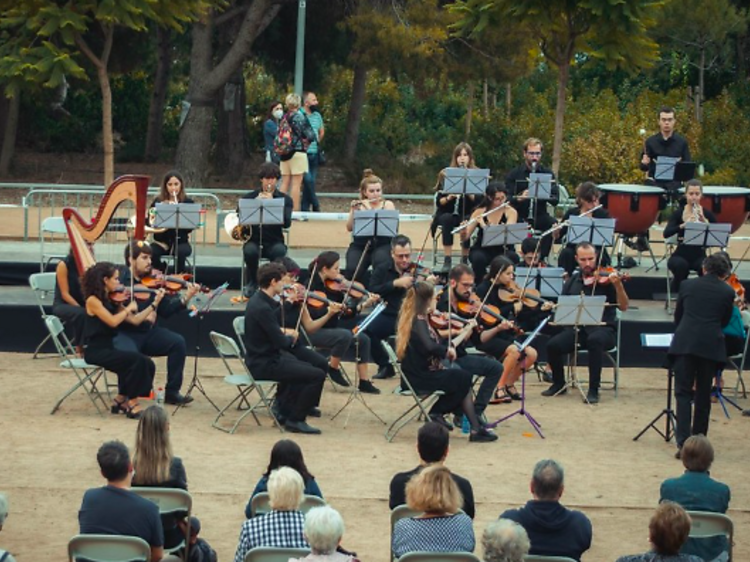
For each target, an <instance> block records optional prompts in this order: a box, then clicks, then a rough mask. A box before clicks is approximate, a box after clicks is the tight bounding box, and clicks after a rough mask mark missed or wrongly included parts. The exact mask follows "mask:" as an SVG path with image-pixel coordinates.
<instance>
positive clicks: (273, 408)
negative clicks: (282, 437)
mask: <svg viewBox="0 0 750 562" xmlns="http://www.w3.org/2000/svg"><path fill="white" fill-rule="evenodd" d="M271 412H272V413H273V415H274V417H275V418H276V421H278V422H279V424H280V425H284V424H285V423H286V416H285V415H284V414H282V413H281V410H279V409H278V408H277V407H276V406H275V405H274V406H271Z"/></svg>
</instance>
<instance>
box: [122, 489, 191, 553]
mask: <svg viewBox="0 0 750 562" xmlns="http://www.w3.org/2000/svg"><path fill="white" fill-rule="evenodd" d="M130 491H131V492H134V493H136V494H138V495H139V496H141V497H142V498H145V499H147V500H149V501H151V502H154V503H155V504H156V505H157V506H158V508H159V515H161V516H162V518H163V517H164V516H171V517H175V518H179V519H189V518H190V513H191V511H192V509H193V498H192V497H191V496H190V494H189V493H188V492H187V490H183V489H181V488H149V487H145V486H134V487H132V488H130ZM189 542H190V527H189V526H188V525H185V537H184V538H183V539H182V541H181V542H180V543H179V544H177V545H175V546H173V547H170V548H169V549H164V552H166V553H168V554H172V553H175V552H177V551H178V550H180V549H184V548H185V545H186V544H188V543H189ZM183 558H184V559H185V560H187V549H184V550H183Z"/></svg>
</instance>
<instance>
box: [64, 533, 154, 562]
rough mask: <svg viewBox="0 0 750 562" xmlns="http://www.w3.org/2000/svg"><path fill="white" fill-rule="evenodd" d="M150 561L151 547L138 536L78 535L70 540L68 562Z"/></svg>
mask: <svg viewBox="0 0 750 562" xmlns="http://www.w3.org/2000/svg"><path fill="white" fill-rule="evenodd" d="M78 559H85V560H89V561H91V562H131V561H138V562H141V561H142V562H150V560H151V547H150V546H149V545H148V543H147V542H146V541H144V540H143V539H141V538H138V537H126V536H121V535H76V536H74V537H73V538H71V539H70V541H68V562H74V561H76V560H78Z"/></svg>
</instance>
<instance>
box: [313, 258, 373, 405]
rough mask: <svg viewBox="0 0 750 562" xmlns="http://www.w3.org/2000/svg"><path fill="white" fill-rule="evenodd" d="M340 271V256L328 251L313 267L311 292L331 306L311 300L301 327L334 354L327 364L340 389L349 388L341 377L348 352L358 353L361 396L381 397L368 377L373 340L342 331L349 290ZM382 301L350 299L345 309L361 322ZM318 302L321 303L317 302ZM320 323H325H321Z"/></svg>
mask: <svg viewBox="0 0 750 562" xmlns="http://www.w3.org/2000/svg"><path fill="white" fill-rule="evenodd" d="M339 268H340V257H339V254H338V253H337V252H332V251H327V252H322V253H321V254H320V255H318V257H317V258H315V260H313V261H312V262H311V263H310V266H309V268H308V270H309V272H310V275H312V274H313V270H315V275H314V276H313V277H312V282H311V284H310V291H312V292H313V293H315V294H320V295H322V296H323V297H324V298H326V299H328V300H329V301H330V303H331V304H330V305H329V304H325V303H321V304H322V306H319V305H318V304H316V301H315V299H310V298H309V299H308V305H307V307H306V309H305V310H306V312H305V316H303V317H302V326H303V327H304V328H305V331H306V332H307V335H308V337H309V339H310V343H312V344H313V345H314V346H315V347H317V348H323V349H329V350H330V352H331V355H330V358H329V363H328V374H329V376H330V377H331V379H332V380H333V381H334V382H335V383H337V384H339V385H340V386H349V383H348V382H347V381H346V379H345V378H344V377H343V375H342V374H341V370H340V365H341V359H342V357H343V356H344V353H346V351H347V350H350V349H351V350H353V351H355V352H356V362H357V377H358V380H359V382H358V388H359V391H360V392H365V393H368V394H380V390H378V389H377V388H376V387H375V385H373V384H372V382H371V381H370V380H369V379H368V377H367V364H368V362H369V361H370V337H369V336H368V335H367V334H365V333H361V332H360V333H357V334H354V333H353V332H352V330H351V328H350V327H349V328H346V327H343V322H342V320H341V319H340V316H341V313H342V312H343V308H344V307H343V306H342V302H343V300H344V296H345V293H346V289H344V288H343V287H340V286H339V284H340V283H341V280H342V276H341V270H340V269H339ZM378 300H379V298H378V296H377V295H375V294H373V293H370V294H369V295H368V296H366V297H365V296H363V297H362V298H361V299H360V300H359V301H357V300H356V299H351V298H347V301H348V302H347V303H346V308H350V307H351V308H352V309H353V311H354V322H356V321H357V319H358V318H359V316H358V313H359V312H362V311H363V310H365V309H366V308H368V307H370V306H371V305H372V304H373V303H375V302H377V301H378ZM318 302H319V301H318ZM321 319H323V320H322V321H321Z"/></svg>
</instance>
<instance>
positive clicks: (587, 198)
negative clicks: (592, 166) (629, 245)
mask: <svg viewBox="0 0 750 562" xmlns="http://www.w3.org/2000/svg"><path fill="white" fill-rule="evenodd" d="M599 196H600V193H599V188H598V187H597V186H596V184H595V183H594V182H591V181H586V182H583V183H582V184H581V185H579V186H578V187H577V188H576V203H578V207H577V208H575V209H568V210H567V212H566V213H565V216H564V217H563V222H565V221H567V220H568V219H570V217H577V216H580V215H582V214H584V213H586V212H589V211H591V209H593V208H595V207H596V206H597V205H599ZM586 216H587V217H591V218H592V219H608V218H610V216H609V213H608V212H607V211H606V210H605V209H603V208H601V209H596V211H593V212H589V213H588V214H587V215H586ZM558 233H559V234H558ZM567 234H568V228H567V227H563V228H561V229H560V230H559V231H556V232H555V234H554V235H555V237H559V238H565V236H566V235H567ZM594 248H595V249H596V253H597V255H598V254H599V252H601V251H602V248H601V247H600V246H594ZM603 251H604V254H603V255H602V263H601V264H599V265H602V266H609V265H610V263H611V261H610V259H609V254H608V253H607V251H606V250H603ZM557 265H558V266H559V267H562V268H563V269H564V270H565V273H567V274H568V275H571V274H572V273H573V270H574V269H575V268H576V244H575V243H570V242H569V243H568V244H566V245H565V247H564V248H563V249H562V250H561V251H560V255H559V256H558V258H557Z"/></svg>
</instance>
